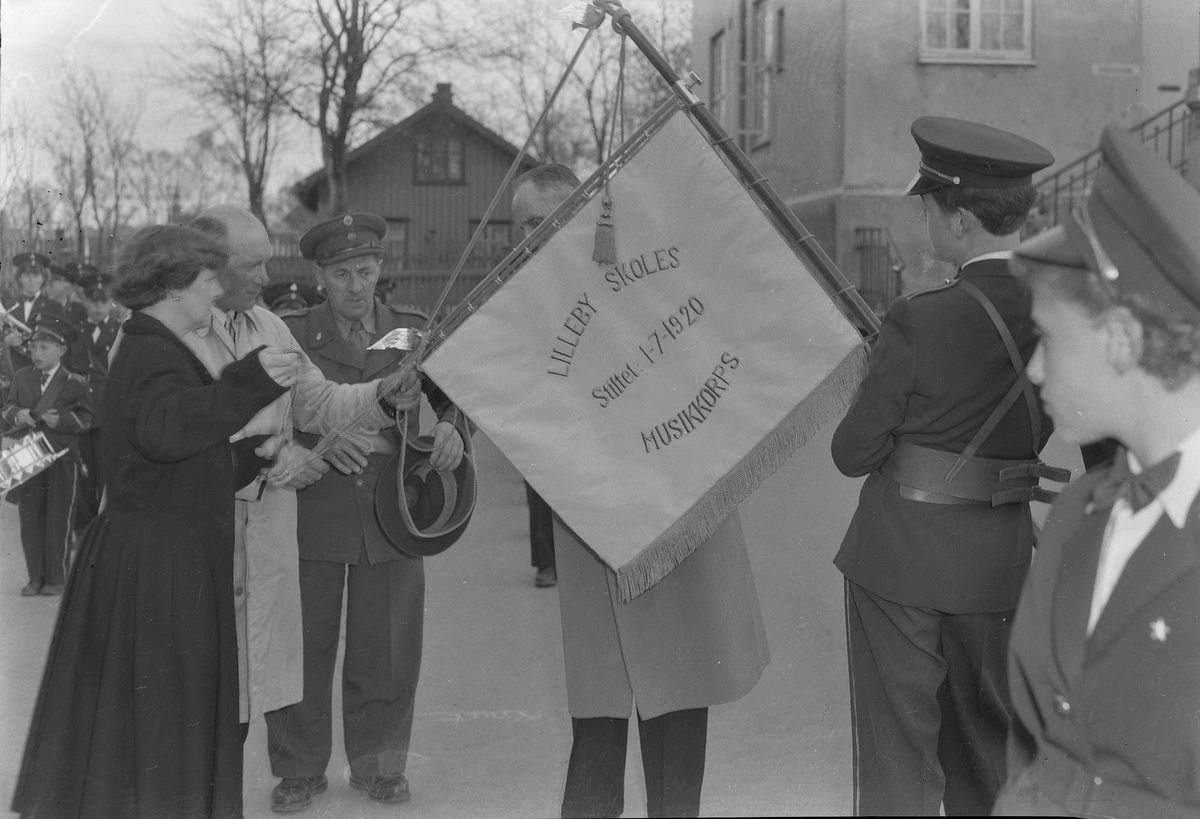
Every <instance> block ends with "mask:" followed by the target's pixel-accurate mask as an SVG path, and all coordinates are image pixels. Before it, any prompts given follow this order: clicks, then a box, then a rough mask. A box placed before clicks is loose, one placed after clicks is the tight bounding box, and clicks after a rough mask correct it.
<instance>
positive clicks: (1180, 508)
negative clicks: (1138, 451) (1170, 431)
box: [1128, 427, 1200, 529]
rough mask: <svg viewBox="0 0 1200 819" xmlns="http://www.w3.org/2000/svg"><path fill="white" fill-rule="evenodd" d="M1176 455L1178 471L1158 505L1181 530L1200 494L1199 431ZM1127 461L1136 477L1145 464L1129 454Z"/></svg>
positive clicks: (1192, 434) (1183, 442)
mask: <svg viewBox="0 0 1200 819" xmlns="http://www.w3.org/2000/svg"><path fill="white" fill-rule="evenodd" d="M1175 451H1178V452H1179V454H1180V458H1179V468H1178V469H1176V470H1175V477H1174V478H1173V479H1172V480H1171V482H1170V483H1169V484H1167V488H1166V489H1164V490H1163V491H1162V492H1161V493H1160V494H1159V496H1158V502H1159V503H1161V504H1162V506H1163V509H1164V510H1166V513H1167V516H1168V517H1170V518H1171V522H1172V523H1174V524H1175V528H1176V529H1182V528H1183V525H1184V524H1185V523H1187V515H1188V512H1189V511H1190V510H1191V508H1192V504H1193V503H1194V502H1195V500H1196V495H1198V494H1200V427H1197V428H1196V429H1195V430H1194V431H1192V433H1191V434H1190V435H1188V437H1186V438H1184V439H1183V440H1182V441H1181V442H1180V443H1179V446H1177V447H1175ZM1128 457H1129V468H1130V470H1132V471H1133V472H1134V473H1135V474H1136V473H1139V472H1141V471H1142V464H1141V462H1140V461H1139V460H1138V459H1137V456H1136V455H1134V454H1133V453H1132V452H1129V453H1128Z"/></svg>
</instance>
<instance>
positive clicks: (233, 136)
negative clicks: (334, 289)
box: [174, 0, 303, 220]
mask: <svg viewBox="0 0 1200 819" xmlns="http://www.w3.org/2000/svg"><path fill="white" fill-rule="evenodd" d="M200 12H201V13H200V14H198V15H195V16H194V17H189V18H188V21H187V22H188V31H189V34H188V37H187V42H188V49H187V50H188V52H189V53H190V54H191V58H190V59H189V60H188V61H187V62H186V63H185V65H184V66H183V67H181V68H180V69H178V70H177V71H176V72H174V78H175V79H176V80H177V81H179V82H181V83H182V84H183V85H184V87H186V88H187V89H188V90H189V91H190V92H191V93H192V95H193V96H194V97H195V98H196V99H197V100H198V101H199V102H200V104H201V105H202V106H203V108H204V109H205V112H206V113H207V114H208V115H209V117H210V118H211V120H212V121H213V122H214V123H215V124H216V128H217V130H218V131H219V133H220V135H221V138H222V140H223V142H224V145H225V147H226V148H227V149H228V151H229V152H230V153H231V154H232V156H233V157H234V158H235V159H236V161H237V163H238V166H239V168H240V170H241V173H242V175H243V176H244V177H245V180H246V192H247V195H248V199H249V206H250V210H251V211H252V212H253V213H254V214H255V215H256V216H257V217H258V218H259V219H260V220H262V219H265V211H264V196H265V191H266V187H267V180H268V175H269V173H270V169H271V163H272V160H273V159H274V157H275V153H276V151H277V150H278V148H279V142H280V137H281V132H282V129H283V125H284V122H285V118H286V117H287V116H288V114H289V107H288V102H287V101H288V98H289V96H291V95H293V94H294V93H295V90H296V89H295V85H294V83H295V78H296V77H297V75H298V69H299V66H298V64H297V61H298V60H299V59H300V58H301V57H302V54H303V51H302V49H300V48H297V40H298V38H299V36H300V32H299V30H298V28H297V23H298V22H299V21H300V19H301V16H300V15H298V14H297V13H296V11H295V10H293V9H291V8H289V7H288V5H287V4H283V3H280V2H277V1H276V2H273V1H272V0H204V2H203V3H202V7H201V10H200Z"/></svg>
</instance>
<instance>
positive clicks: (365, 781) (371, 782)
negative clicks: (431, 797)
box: [350, 774, 412, 803]
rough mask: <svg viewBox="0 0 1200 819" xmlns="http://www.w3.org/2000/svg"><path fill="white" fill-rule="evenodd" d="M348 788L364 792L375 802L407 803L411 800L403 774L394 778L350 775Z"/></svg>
mask: <svg viewBox="0 0 1200 819" xmlns="http://www.w3.org/2000/svg"><path fill="white" fill-rule="evenodd" d="M350 787H352V788H358V789H359V790H360V791H366V792H367V796H369V797H371V799H373V800H374V801H376V802H385V803H391V802H407V801H408V800H409V799H411V798H412V792H411V791H410V790H409V789H408V780H407V779H405V778H404V774H396V775H395V776H364V777H361V778H359V777H357V776H355V775H354V774H350Z"/></svg>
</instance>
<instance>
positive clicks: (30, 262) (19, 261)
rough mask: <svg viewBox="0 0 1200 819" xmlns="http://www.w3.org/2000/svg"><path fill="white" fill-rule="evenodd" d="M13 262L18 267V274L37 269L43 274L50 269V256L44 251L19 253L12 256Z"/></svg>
mask: <svg viewBox="0 0 1200 819" xmlns="http://www.w3.org/2000/svg"><path fill="white" fill-rule="evenodd" d="M12 262H13V264H14V265H16V267H17V275H18V276H19V275H21V273H22V272H23V271H25V270H29V269H33V270H37V271H38V272H39V273H41V274H42V275H43V276H45V275H46V273H48V272H49V271H50V257H49V256H47V255H46V254H44V253H18V254H17V255H16V256H13V257H12Z"/></svg>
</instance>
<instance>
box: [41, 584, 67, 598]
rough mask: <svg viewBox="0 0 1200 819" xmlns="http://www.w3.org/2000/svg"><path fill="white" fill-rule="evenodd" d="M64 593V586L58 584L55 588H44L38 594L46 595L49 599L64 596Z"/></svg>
mask: <svg viewBox="0 0 1200 819" xmlns="http://www.w3.org/2000/svg"><path fill="white" fill-rule="evenodd" d="M62 591H63V587H62V584H61V583H57V584H55V585H53V586H42V590H41V591H40V592H38V594H44V595H46V596H47V597H54V596H55V595H58V594H62Z"/></svg>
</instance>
